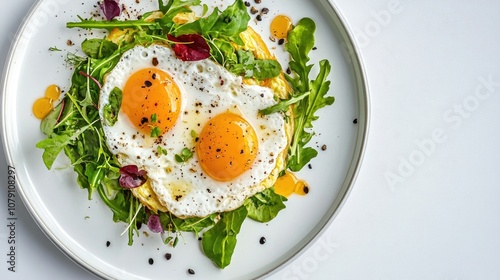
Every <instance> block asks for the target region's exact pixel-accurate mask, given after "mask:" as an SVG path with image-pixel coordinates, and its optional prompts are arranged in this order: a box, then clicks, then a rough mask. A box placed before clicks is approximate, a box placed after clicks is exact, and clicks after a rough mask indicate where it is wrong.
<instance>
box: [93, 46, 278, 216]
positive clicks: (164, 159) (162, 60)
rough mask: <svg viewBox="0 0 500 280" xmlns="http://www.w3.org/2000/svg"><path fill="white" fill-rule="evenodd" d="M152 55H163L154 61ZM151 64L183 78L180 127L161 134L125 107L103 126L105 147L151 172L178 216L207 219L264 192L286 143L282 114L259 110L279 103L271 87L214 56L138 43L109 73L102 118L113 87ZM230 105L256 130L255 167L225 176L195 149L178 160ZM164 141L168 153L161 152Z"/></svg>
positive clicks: (155, 185) (180, 80) (122, 160)
mask: <svg viewBox="0 0 500 280" xmlns="http://www.w3.org/2000/svg"><path fill="white" fill-rule="evenodd" d="M153 58H156V59H157V61H158V64H157V65H156V66H153V64H152V60H153ZM149 67H157V68H159V69H162V70H163V71H165V72H167V73H169V74H170V75H171V77H172V79H173V80H174V81H175V82H176V83H177V85H178V87H179V89H180V91H181V98H182V102H181V107H182V110H181V114H180V116H179V118H178V120H177V123H176V124H175V125H174V127H173V128H172V129H170V130H168V131H167V132H166V133H165V134H163V135H162V137H159V138H151V137H150V136H149V135H144V134H143V133H141V132H139V131H137V129H136V128H135V127H134V126H133V125H132V123H131V122H130V120H129V119H128V117H127V116H126V115H125V114H123V113H121V112H120V113H119V115H118V121H117V122H116V123H115V124H114V125H113V126H106V125H103V129H104V132H105V136H106V141H107V145H108V147H109V149H110V151H111V152H112V153H113V154H116V155H117V156H118V160H119V162H120V164H121V165H122V166H123V165H129V164H133V165H137V166H138V167H139V169H143V170H146V171H147V176H148V180H149V181H150V184H151V187H152V189H153V190H154V192H155V193H156V194H157V196H158V199H159V201H160V203H161V204H163V205H164V206H165V207H166V208H167V209H168V210H169V211H170V212H172V213H173V214H174V215H176V216H178V217H193V216H197V217H204V216H207V215H209V214H211V213H215V212H224V211H229V210H233V209H236V208H238V207H239V206H241V205H242V204H243V203H244V201H245V199H246V198H248V197H250V196H252V195H254V194H256V193H257V192H260V191H262V190H263V189H264V188H265V186H263V185H261V184H260V182H262V181H263V180H264V179H266V178H267V177H269V176H270V174H271V172H272V170H273V169H274V168H275V166H276V159H277V157H278V155H279V154H280V153H281V152H283V150H284V149H285V148H286V146H287V137H286V135H285V130H284V126H285V120H284V118H283V116H282V115H281V114H279V113H277V114H272V115H267V116H262V115H260V114H259V113H258V111H259V109H263V108H266V107H269V106H271V105H273V104H275V103H276V101H275V100H274V94H273V92H272V91H271V90H270V89H269V88H266V87H261V86H256V85H245V84H244V83H243V82H242V79H241V77H237V76H235V75H233V74H231V73H230V72H228V71H227V70H226V69H225V68H223V67H222V66H220V65H218V64H217V63H215V62H213V61H211V60H209V59H205V60H201V61H194V62H186V61H181V60H179V59H177V58H176V57H175V54H174V53H173V51H172V50H171V49H170V48H168V47H165V46H161V45H152V46H149V47H143V46H136V47H134V48H133V49H131V50H129V51H127V52H125V53H124V54H123V56H122V58H121V59H120V61H119V62H118V64H117V65H116V66H115V67H114V69H113V70H112V71H111V72H110V73H109V74H108V76H107V77H106V81H105V84H104V85H103V88H102V91H101V95H100V101H99V103H100V108H101V109H100V112H99V113H100V115H101V118H102V116H103V109H102V108H103V107H104V106H105V105H106V104H107V103H108V98H109V94H110V92H111V90H112V89H113V88H114V87H118V88H120V89H123V88H124V86H125V83H126V82H127V79H128V78H129V77H130V76H131V75H132V74H133V73H134V72H136V71H138V70H140V69H143V68H149ZM226 111H231V112H234V113H237V114H239V115H241V116H243V117H244V118H245V119H246V120H247V121H248V122H249V123H250V124H251V125H252V127H253V128H254V130H255V132H256V133H257V135H258V141H259V143H258V145H259V150H258V153H257V156H256V159H255V161H254V163H253V165H252V167H251V168H250V170H248V171H246V172H245V173H243V174H242V175H240V176H239V177H237V178H235V179H234V180H231V181H228V182H220V181H216V180H213V179H212V178H210V177H209V176H207V175H206V174H204V172H203V170H202V168H201V166H200V165H199V162H198V157H197V155H196V153H194V156H193V157H192V158H191V159H189V160H188V161H187V162H184V163H178V162H176V161H175V154H179V153H180V152H181V150H182V149H183V148H189V149H190V150H191V151H193V152H194V151H195V149H194V147H195V137H193V135H199V134H200V132H201V130H202V129H203V126H204V125H205V123H206V122H207V121H208V120H209V119H211V118H212V117H214V116H217V115H218V114H221V113H224V112H226ZM103 124H104V122H103ZM158 146H161V147H162V148H163V149H165V150H166V151H167V155H163V154H161V153H158Z"/></svg>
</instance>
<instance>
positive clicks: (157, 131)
mask: <svg viewBox="0 0 500 280" xmlns="http://www.w3.org/2000/svg"><path fill="white" fill-rule="evenodd" d="M160 135H161V129H160V128H159V127H157V126H153V127H151V135H150V136H151V137H152V138H156V137H158V136H160Z"/></svg>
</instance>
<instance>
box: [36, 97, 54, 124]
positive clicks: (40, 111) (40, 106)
mask: <svg viewBox="0 0 500 280" xmlns="http://www.w3.org/2000/svg"><path fill="white" fill-rule="evenodd" d="M50 111H52V100H51V99H50V98H47V97H42V98H39V99H37V100H36V101H35V103H34V104H33V114H34V115H35V117H37V118H38V119H43V118H45V116H47V115H48V114H49V113H50Z"/></svg>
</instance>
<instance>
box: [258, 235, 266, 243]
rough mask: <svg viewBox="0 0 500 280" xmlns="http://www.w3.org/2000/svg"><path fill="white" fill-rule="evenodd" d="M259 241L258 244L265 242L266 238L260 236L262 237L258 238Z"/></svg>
mask: <svg viewBox="0 0 500 280" xmlns="http://www.w3.org/2000/svg"><path fill="white" fill-rule="evenodd" d="M259 243H260V244H264V243H266V238H265V237H264V236H262V237H261V238H260V240H259Z"/></svg>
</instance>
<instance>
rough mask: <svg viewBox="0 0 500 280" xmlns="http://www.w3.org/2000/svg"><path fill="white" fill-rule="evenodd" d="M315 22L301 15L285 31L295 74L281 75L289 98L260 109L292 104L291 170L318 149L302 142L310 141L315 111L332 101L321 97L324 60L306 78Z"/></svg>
mask: <svg viewBox="0 0 500 280" xmlns="http://www.w3.org/2000/svg"><path fill="white" fill-rule="evenodd" d="M315 29H316V24H315V23H314V21H312V20H311V19H309V18H303V19H301V20H300V21H299V23H298V24H297V26H295V27H294V28H293V29H292V30H291V31H290V32H289V33H288V43H287V44H286V46H285V47H286V50H287V51H288V52H289V53H290V57H291V61H290V70H291V71H292V72H293V73H295V76H294V77H292V76H290V75H285V78H286V79H287V81H288V82H289V84H290V86H291V87H292V95H291V97H290V98H289V99H285V100H281V101H280V102H279V103H278V104H276V105H274V106H271V107H269V108H266V109H264V110H261V113H262V114H271V113H275V112H278V111H286V110H288V108H289V107H290V106H292V105H293V106H294V117H295V119H294V123H295V128H294V133H293V138H292V143H291V146H290V149H289V157H288V163H287V166H288V168H289V169H290V170H292V171H299V170H301V169H302V168H303V167H304V166H305V165H306V164H307V163H308V162H309V161H310V160H311V159H312V158H314V157H316V156H317V155H318V152H317V151H316V150H315V149H314V148H311V147H307V146H306V145H307V144H308V143H309V141H311V139H312V137H313V135H314V132H312V131H311V128H312V127H313V124H312V122H313V121H315V120H316V119H318V117H317V116H316V115H315V114H316V112H317V111H318V110H319V109H321V108H323V107H325V106H327V105H331V104H333V102H334V101H335V98H334V97H333V96H325V95H326V93H327V92H328V90H329V89H330V81H328V80H327V76H328V74H329V73H330V69H331V66H330V63H329V62H328V61H327V60H322V61H320V62H319V74H318V76H317V77H316V79H315V80H312V81H311V80H309V74H310V72H311V69H312V67H313V65H311V64H307V63H308V62H309V52H310V51H311V50H312V48H313V47H314V31H315Z"/></svg>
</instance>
